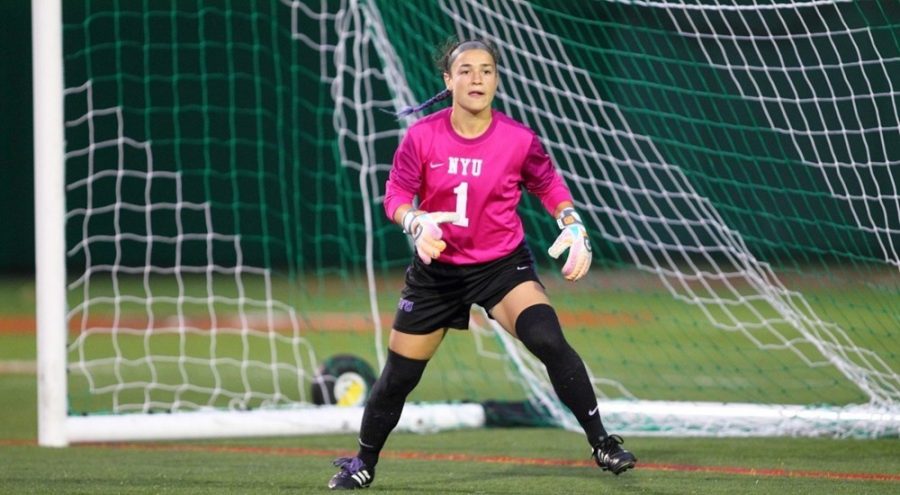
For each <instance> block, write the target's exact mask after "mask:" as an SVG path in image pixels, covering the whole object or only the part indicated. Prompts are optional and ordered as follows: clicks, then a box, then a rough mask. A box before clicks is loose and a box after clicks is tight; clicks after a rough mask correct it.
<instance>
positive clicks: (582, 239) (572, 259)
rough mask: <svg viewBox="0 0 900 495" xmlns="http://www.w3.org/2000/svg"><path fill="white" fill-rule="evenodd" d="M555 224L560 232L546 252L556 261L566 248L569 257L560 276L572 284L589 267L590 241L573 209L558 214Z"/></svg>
mask: <svg viewBox="0 0 900 495" xmlns="http://www.w3.org/2000/svg"><path fill="white" fill-rule="evenodd" d="M556 224H557V225H559V228H560V229H562V232H561V233H560V234H559V237H557V238H556V241H555V242H554V243H553V245H552V246H550V249H548V250H547V252H548V253H549V254H550V256H552V257H553V258H554V259H556V258H559V255H561V254H562V253H563V251H565V250H566V249H567V248H568V250H569V257H568V258H566V264H565V265H563V267H562V274H563V277H565V278H566V280H571V281H573V282H574V281H576V280H578V279H580V278H581V277H583V276H584V275H585V274H586V273H587V272H588V269H589V268H590V267H591V258H592V257H593V255H592V254H591V241H590V239H588V235H587V230H585V229H584V224H583V223H581V217H580V216H579V215H578V213H577V212H576V211H575V209H574V208H565V209H564V210H563V211H562V212H560V214H559V216H558V217H557V218H556Z"/></svg>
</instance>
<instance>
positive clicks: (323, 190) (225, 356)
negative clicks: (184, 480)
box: [64, 0, 900, 434]
mask: <svg viewBox="0 0 900 495" xmlns="http://www.w3.org/2000/svg"><path fill="white" fill-rule="evenodd" d="M897 9H898V7H896V6H894V5H893V4H890V3H883V2H871V3H866V2H861V3H860V2H829V1H807V2H781V1H778V2H776V1H768V2H761V1H757V2H742V1H731V2H714V1H702V2H701V1H697V2H669V1H657V2H614V1H595V2H566V1H532V2H524V1H496V2H484V1H478V2H474V1H473V2H469V1H450V0H447V1H415V2H374V1H350V0H346V1H341V2H325V1H322V2H288V1H257V2H228V1H215V2H207V1H195V2H178V3H177V4H173V5H170V6H166V8H165V9H161V8H160V7H159V6H157V5H155V4H150V3H148V4H147V5H133V6H132V5H116V6H115V8H112V7H111V6H110V5H108V4H105V3H102V2H101V3H94V2H86V3H84V4H83V5H70V4H67V5H66V12H65V29H64V42H65V74H66V86H67V87H68V88H69V89H68V90H67V93H66V98H65V102H66V119H67V131H66V138H67V150H66V152H67V153H66V174H67V184H68V189H67V198H68V199H67V201H68V216H67V238H68V245H69V252H68V254H69V269H70V286H69V299H70V300H69V303H70V307H71V308H72V309H71V311H70V315H69V319H70V329H71V335H72V338H71V339H70V341H71V345H70V351H69V356H70V365H69V368H70V394H71V397H70V406H71V407H72V409H73V412H76V413H83V412H98V411H113V412H130V411H143V412H153V411H157V410H167V411H177V410H185V409H196V408H205V407H215V408H232V409H252V408H258V407H270V406H285V405H291V404H306V403H308V402H309V400H310V397H309V394H310V392H309V391H310V387H311V385H312V379H313V377H314V375H315V374H316V372H317V371H318V369H319V367H320V365H321V362H322V360H323V359H324V358H326V357H328V356H331V355H334V354H337V353H351V354H354V355H357V356H360V357H362V358H363V359H365V360H368V361H369V362H371V363H372V364H373V366H374V367H376V368H378V364H379V363H381V362H383V359H384V354H383V353H384V341H385V329H386V328H389V326H390V319H391V310H392V308H393V307H394V305H395V303H396V297H397V293H398V290H399V288H400V287H401V286H402V270H403V268H404V267H405V266H406V264H407V263H408V262H409V259H410V250H409V249H408V243H407V241H406V240H405V239H404V237H403V235H402V234H401V233H400V232H399V229H397V227H396V226H394V225H393V224H391V223H390V222H388V221H387V219H386V218H384V215H383V213H382V208H381V201H382V198H383V192H384V191H383V187H384V181H385V179H386V178H387V173H388V170H389V168H390V163H391V157H392V153H393V150H394V148H395V147H396V145H397V143H398V140H399V139H400V137H401V136H402V133H403V130H404V129H405V127H406V126H408V125H409V124H410V123H412V122H413V121H414V120H415V118H416V117H415V116H411V117H407V118H404V119H401V120H399V121H398V120H395V119H394V118H393V117H392V116H391V115H389V114H388V113H387V112H383V111H382V110H387V111H395V110H398V109H399V108H402V107H405V106H408V105H410V104H414V103H415V102H418V101H422V100H424V99H426V98H427V97H429V96H431V95H433V94H434V93H436V92H437V91H438V90H440V89H443V88H442V82H441V79H440V77H439V74H437V73H436V71H435V69H434V68H433V64H431V63H430V61H431V59H432V57H433V55H434V52H435V49H436V45H437V44H438V43H439V42H440V41H441V40H443V39H445V38H447V37H448V36H451V35H452V36H460V37H473V36H478V37H486V38H489V39H491V40H493V41H494V42H495V43H496V44H497V45H498V46H499V48H500V52H501V61H500V75H501V81H502V82H501V88H500V91H499V93H498V96H497V100H496V102H495V104H496V106H497V108H499V109H501V110H502V111H504V112H505V113H507V114H509V115H511V116H512V117H514V118H516V119H518V120H521V121H523V122H525V123H526V124H528V125H529V126H531V127H532V128H533V129H535V130H536V131H537V133H538V134H539V135H540V136H541V137H542V139H543V140H544V144H545V146H546V148H547V150H548V152H549V153H550V154H551V156H552V157H553V159H554V161H555V162H556V164H557V165H558V166H559V168H560V170H561V172H562V174H563V175H564V177H565V178H566V181H567V183H568V184H569V186H570V188H571V189H572V192H573V194H574V196H575V200H576V202H577V203H578V205H579V209H580V211H581V212H582V216H583V217H584V218H585V220H586V224H587V227H588V230H589V232H591V234H592V239H593V241H594V248H595V249H594V252H595V257H594V267H593V269H592V272H591V274H590V275H589V277H588V278H587V279H586V280H584V281H582V282H579V283H578V284H574V285H573V284H568V283H565V282H564V281H563V280H561V278H560V277H559V276H558V274H557V268H558V266H557V263H555V262H554V261H553V260H551V259H550V258H549V257H548V256H547V255H546V253H545V248H546V247H547V246H549V245H550V244H551V243H552V240H553V238H554V237H555V235H556V232H557V230H556V228H555V225H554V223H553V222H552V220H551V219H549V218H548V217H547V216H546V213H545V212H544V211H543V210H542V209H541V208H540V206H539V205H538V203H537V202H536V201H534V200H533V199H531V198H527V199H526V201H525V204H523V207H522V208H521V214H522V215H523V218H524V219H525V222H526V231H527V232H528V236H529V237H528V239H529V242H530V243H531V245H532V246H533V248H534V251H535V253H536V255H537V257H538V264H539V266H540V268H541V274H542V277H543V279H544V282H545V284H546V285H547V287H548V291H549V293H550V296H551V298H552V300H553V301H554V304H555V305H556V306H557V310H558V312H559V313H560V315H561V318H562V320H563V321H562V323H563V326H564V328H565V329H566V333H567V337H568V338H569V340H570V341H571V342H572V343H573V346H574V347H575V348H576V349H577V350H578V351H579V352H580V354H581V355H582V357H583V359H584V360H585V363H586V364H587V366H588V368H589V370H590V373H591V375H592V379H593V381H594V384H595V390H596V392H597V395H598V397H600V398H602V399H609V400H615V399H625V400H627V401H636V400H641V401H643V400H651V401H679V403H682V402H691V401H704V402H731V403H751V404H756V405H782V406H779V407H784V408H787V407H788V406H789V405H796V406H802V407H811V406H814V405H821V404H825V405H830V406H835V407H842V406H847V405H851V404H867V405H869V406H872V407H874V408H876V409H879V410H887V411H896V408H897V404H898V402H900V375H898V370H897V362H898V361H900V360H898V351H900V348H898V347H897V344H896V342H897V340H896V339H895V338H892V335H893V333H894V332H895V329H896V328H897V325H898V319H897V315H898V314H900V274H898V268H900V258H898V254H897V252H898V251H897V248H896V244H897V243H898V239H900V196H898V193H897V188H896V184H897V181H896V180H895V179H894V175H893V174H894V171H895V170H896V166H897V165H898V163H900V145H898V140H897V139H895V137H896V135H897V133H898V130H900V129H898V125H897V122H898V121H900V117H898V112H897V103H898V92H897V90H896V89H895V88H894V87H893V80H894V79H895V78H893V77H892V75H893V74H896V73H897V71H898V68H900V42H898V32H900V24H898V22H897V21H896V19H898V18H900V12H898V10H897ZM472 323H473V324H472V330H471V331H470V332H469V333H468V334H462V335H453V336H452V338H448V339H446V341H445V343H444V344H443V345H442V350H441V351H440V352H439V353H438V355H437V356H436V358H435V359H434V360H433V362H432V363H431V364H430V365H429V372H428V373H426V376H425V378H424V380H423V383H422V385H421V386H420V387H419V388H418V389H417V390H416V391H415V392H414V394H413V396H412V397H411V399H413V400H423V401H434V400H460V401H476V402H478V401H487V400H528V401H531V402H532V403H533V404H535V405H538V406H539V409H540V410H541V411H543V412H544V413H546V414H549V415H550V417H552V418H554V421H555V422H557V423H559V424H563V425H566V426H570V427H574V426H573V421H574V420H573V419H572V418H571V417H569V416H568V413H567V412H566V411H565V410H564V409H563V408H562V407H561V406H560V405H559V404H558V403H556V401H555V399H554V395H553V394H552V390H551V389H550V386H549V382H548V381H547V379H546V376H545V374H544V371H543V368H542V366H541V365H540V364H539V363H537V362H536V361H535V360H534V359H533V358H532V357H531V356H530V355H529V354H528V353H527V351H524V350H523V349H522V348H521V347H520V346H519V345H518V344H517V343H516V342H515V341H514V340H513V339H510V338H508V337H507V336H505V334H504V333H503V332H502V331H501V330H499V329H498V328H496V325H493V324H492V322H491V321H490V320H488V319H487V318H485V317H484V316H483V315H482V314H480V313H478V312H476V313H475V314H473V322H472ZM373 336H374V338H373ZM373 340H374V342H373ZM629 403H631V402H629ZM785 410H787V409H785ZM633 421H634V419H633V418H632V417H630V416H627V415H622V416H616V415H610V416H608V420H607V422H612V423H613V424H614V426H615V427H617V428H618V429H625V430H627V429H628V428H634V429H637V430H644V431H646V430H649V429H655V430H665V431H670V432H675V433H678V432H692V431H696V430H698V429H699V430H703V431H713V432H720V433H721V432H728V431H731V432H745V431H747V430H748V429H752V428H755V426H754V425H747V424H743V423H740V422H739V421H736V422H733V423H730V422H728V421H718V422H709V423H708V424H703V425H701V426H697V425H696V424H686V423H684V422H679V421H682V420H679V419H678V418H672V419H671V420H666V421H663V422H654V423H653V424H650V425H647V424H634V423H633ZM820 427H822V426H821V425H816V424H812V425H810V424H809V423H806V424H805V426H801V427H800V429H801V430H802V429H804V428H805V429H806V430H805V431H806V432H807V433H809V432H812V433H814V432H815V431H816V429H817V428H820ZM791 428H793V426H792V427H791ZM824 428H825V429H826V430H827V429H828V427H824ZM889 428H890V427H889ZM766 431H767V432H769V431H770V430H766ZM784 431H785V430H782V433H784ZM791 431H792V432H793V431H794V430H791ZM828 431H831V430H828ZM889 431H890V430H889ZM776 433H777V431H776ZM841 433H842V432H838V434H841ZM868 433H869V434H872V431H869V432H868ZM874 433H875V434H881V433H884V431H883V430H879V431H875V432H874Z"/></svg>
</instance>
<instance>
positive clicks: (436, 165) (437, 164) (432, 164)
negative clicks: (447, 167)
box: [428, 162, 444, 168]
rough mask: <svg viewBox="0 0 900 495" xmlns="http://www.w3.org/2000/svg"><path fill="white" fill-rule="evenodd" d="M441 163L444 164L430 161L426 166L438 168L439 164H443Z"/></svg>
mask: <svg viewBox="0 0 900 495" xmlns="http://www.w3.org/2000/svg"><path fill="white" fill-rule="evenodd" d="M443 165H444V164H443V163H434V162H431V163H430V164H429V165H428V166H429V167H431V168H438V167H441V166H443Z"/></svg>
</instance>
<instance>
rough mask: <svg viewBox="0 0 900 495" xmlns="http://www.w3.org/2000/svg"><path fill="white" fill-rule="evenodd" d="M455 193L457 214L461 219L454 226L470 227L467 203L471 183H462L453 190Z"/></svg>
mask: <svg viewBox="0 0 900 495" xmlns="http://www.w3.org/2000/svg"><path fill="white" fill-rule="evenodd" d="M453 193H454V194H456V214H457V215H458V216H459V219H457V220H456V221H455V222H453V225H459V226H460V227H468V226H469V217H467V216H466V203H467V202H468V200H469V183H468V182H460V183H459V185H458V186H456V187H454V188H453Z"/></svg>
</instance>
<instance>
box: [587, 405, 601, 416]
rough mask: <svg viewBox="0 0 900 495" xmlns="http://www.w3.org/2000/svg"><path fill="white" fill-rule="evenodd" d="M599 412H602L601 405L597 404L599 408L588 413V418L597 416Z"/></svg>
mask: <svg viewBox="0 0 900 495" xmlns="http://www.w3.org/2000/svg"><path fill="white" fill-rule="evenodd" d="M598 412H600V404H597V407H595V408H593V409H591V410H590V411H588V416H593V415H595V414H597V413H598Z"/></svg>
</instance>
